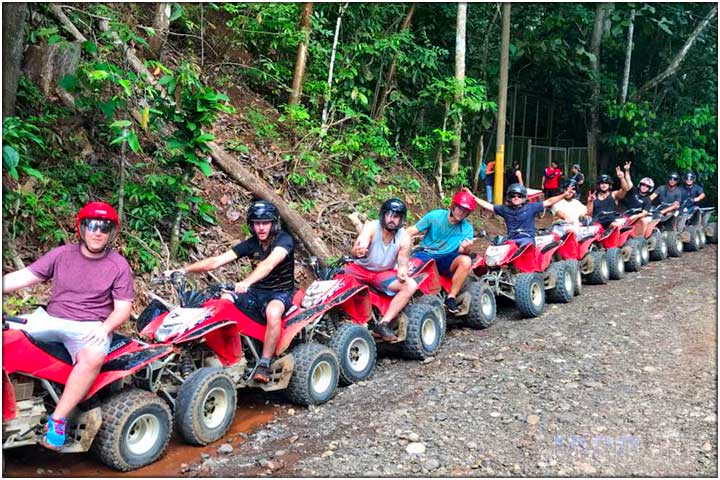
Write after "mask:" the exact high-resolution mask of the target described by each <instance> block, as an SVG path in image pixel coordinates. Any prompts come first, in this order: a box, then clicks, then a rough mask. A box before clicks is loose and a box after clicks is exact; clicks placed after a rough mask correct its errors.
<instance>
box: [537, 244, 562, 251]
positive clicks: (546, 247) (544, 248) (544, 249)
mask: <svg viewBox="0 0 720 480" xmlns="http://www.w3.org/2000/svg"><path fill="white" fill-rule="evenodd" d="M557 246H558V242H550V243H548V244H547V245H545V246H544V247H543V248H542V250H540V253H545V252H547V251H548V250H551V249H553V248H555V247H557Z"/></svg>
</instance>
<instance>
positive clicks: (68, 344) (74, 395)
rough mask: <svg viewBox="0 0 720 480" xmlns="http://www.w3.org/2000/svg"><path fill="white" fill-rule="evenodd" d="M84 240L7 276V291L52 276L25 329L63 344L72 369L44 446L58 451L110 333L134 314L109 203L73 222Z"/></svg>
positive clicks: (99, 204) (130, 286)
mask: <svg viewBox="0 0 720 480" xmlns="http://www.w3.org/2000/svg"><path fill="white" fill-rule="evenodd" d="M75 228H76V232H77V236H78V238H79V239H80V243H73V244H68V245H63V246H60V247H57V248H55V249H53V250H51V251H50V252H48V253H46V254H45V255H43V256H42V257H40V258H39V259H38V260H36V261H35V262H34V263H33V264H31V265H30V266H29V267H27V268H23V269H22V270H18V271H15V272H12V273H8V274H7V275H4V276H3V294H6V293H10V292H14V291H16V290H20V289H22V288H25V287H30V286H33V285H36V284H38V283H41V282H44V281H47V280H51V279H52V282H53V287H52V293H51V294H50V300H49V301H48V305H47V311H46V310H45V309H43V308H42V307H40V308H38V309H37V310H35V311H34V312H33V313H31V314H29V315H23V316H24V317H25V318H26V319H27V323H26V324H25V325H20V324H15V323H13V324H11V325H10V327H11V328H21V329H23V330H25V331H27V332H28V333H30V334H31V335H32V336H33V338H35V339H37V340H40V341H43V342H61V343H62V344H63V345H64V346H65V348H66V349H67V350H68V352H69V353H70V356H71V358H72V360H73V364H74V367H73V370H72V372H71V373H70V376H69V377H68V379H67V382H66V384H65V389H64V390H63V393H62V395H61V397H60V400H59V401H58V403H57V406H56V408H55V411H54V412H53V414H52V415H51V416H50V418H49V419H48V423H47V425H46V432H45V436H44V437H43V439H42V441H41V443H42V444H43V446H45V447H47V448H49V449H52V450H56V451H59V450H60V449H62V446H63V444H64V443H65V424H66V418H67V416H68V415H70V413H71V412H72V410H73V409H74V408H75V406H76V405H77V404H78V403H79V402H80V400H82V399H83V397H84V396H85V395H86V394H87V392H88V390H89V389H90V386H91V385H92V384H93V382H94V381H95V378H96V377H97V375H98V373H99V372H100V367H102V365H103V363H104V361H105V356H106V355H107V353H108V351H109V349H110V342H111V339H112V333H113V331H115V329H116V328H118V327H119V326H120V325H121V324H122V323H123V322H125V321H126V320H128V319H129V318H130V310H131V307H132V301H133V297H134V291H133V277H132V272H131V270H130V266H129V265H128V262H127V260H125V258H124V257H122V256H121V255H120V254H119V253H117V252H115V251H114V250H112V249H111V248H110V245H111V243H112V241H113V240H114V239H115V236H116V235H117V232H118V230H119V228H120V222H119V219H118V214H117V212H116V211H115V209H114V208H113V207H112V206H110V205H109V204H107V203H105V202H90V203H88V204H87V205H85V206H84V207H83V208H82V209H81V210H80V212H78V215H77V219H76V222H75Z"/></svg>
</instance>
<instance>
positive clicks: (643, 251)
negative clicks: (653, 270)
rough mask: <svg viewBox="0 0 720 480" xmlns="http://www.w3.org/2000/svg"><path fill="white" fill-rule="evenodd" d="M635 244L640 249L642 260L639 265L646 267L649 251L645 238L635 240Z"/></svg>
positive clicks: (648, 260)
mask: <svg viewBox="0 0 720 480" xmlns="http://www.w3.org/2000/svg"><path fill="white" fill-rule="evenodd" d="M635 244H636V245H637V246H638V248H639V249H640V258H641V259H642V262H641V264H642V265H647V264H648V263H650V250H649V248H648V241H647V240H645V238H643V237H640V238H636V239H635Z"/></svg>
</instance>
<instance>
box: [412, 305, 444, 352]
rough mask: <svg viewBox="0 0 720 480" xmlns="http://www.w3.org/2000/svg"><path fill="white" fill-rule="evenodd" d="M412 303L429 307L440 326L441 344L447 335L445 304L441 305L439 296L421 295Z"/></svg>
mask: <svg viewBox="0 0 720 480" xmlns="http://www.w3.org/2000/svg"><path fill="white" fill-rule="evenodd" d="M413 303H422V304H425V305H430V307H431V308H432V310H433V312H434V313H435V316H436V317H437V319H438V321H439V322H440V324H441V325H442V327H441V328H440V332H441V333H442V336H441V337H440V343H442V342H443V340H444V339H445V333H447V312H446V311H445V304H444V303H443V301H442V299H441V298H440V296H439V295H423V296H422V297H420V298H418V299H416V300H413Z"/></svg>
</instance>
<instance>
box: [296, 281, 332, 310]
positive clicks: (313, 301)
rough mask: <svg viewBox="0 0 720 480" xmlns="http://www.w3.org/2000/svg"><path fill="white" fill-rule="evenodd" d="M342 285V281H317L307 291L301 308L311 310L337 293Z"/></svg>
mask: <svg viewBox="0 0 720 480" xmlns="http://www.w3.org/2000/svg"><path fill="white" fill-rule="evenodd" d="M341 285H342V283H341V282H340V280H315V281H314V282H313V283H311V284H310V286H309V287H308V289H307V290H306V291H305V296H304V297H303V299H302V303H301V306H302V307H303V308H310V307H312V306H313V305H317V304H319V303H321V302H322V301H323V300H325V299H326V298H328V297H330V295H332V294H333V293H335V292H336V291H337V290H338V289H339V288H340V286H341Z"/></svg>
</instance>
